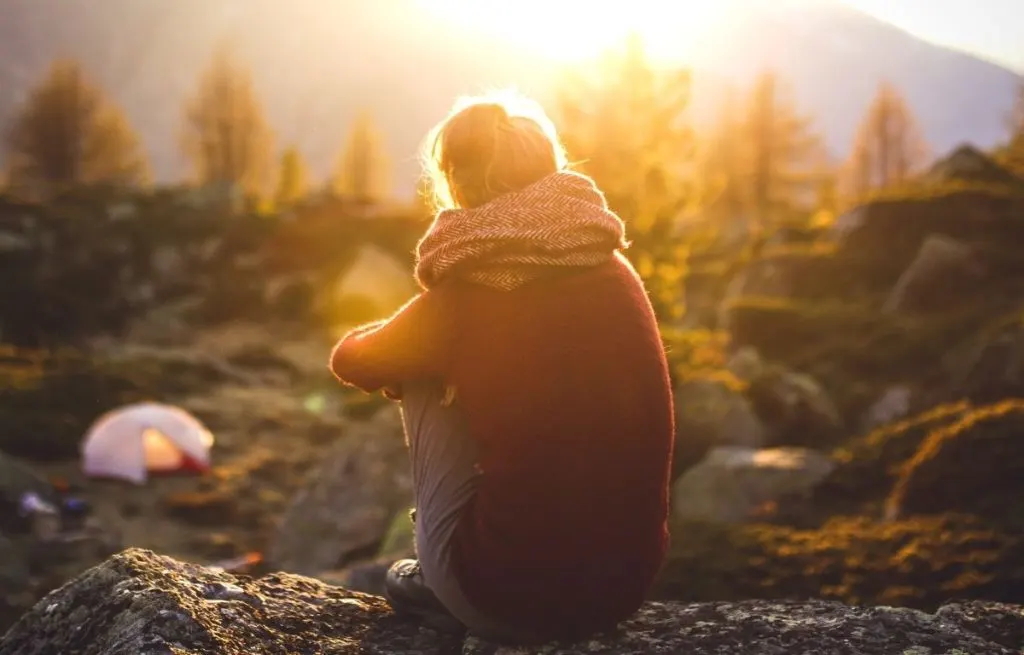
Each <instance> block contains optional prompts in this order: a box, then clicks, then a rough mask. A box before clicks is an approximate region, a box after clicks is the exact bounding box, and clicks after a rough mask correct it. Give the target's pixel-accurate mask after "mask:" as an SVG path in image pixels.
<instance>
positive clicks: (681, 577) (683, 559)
mask: <svg viewBox="0 0 1024 655" xmlns="http://www.w3.org/2000/svg"><path fill="white" fill-rule="evenodd" d="M672 538H673V545H672V549H671V552H670V554H669V556H668V559H667V561H666V564H665V566H664V568H663V570H662V574H661V576H660V578H659V580H658V583H657V584H656V586H655V590H654V592H653V594H652V595H653V596H654V597H655V598H658V599H678V600H683V601H688V602H699V601H711V600H741V599H747V598H825V599H835V600H839V601H843V602H846V603H853V604H887V605H904V606H910V607H916V608H920V609H925V610H934V609H935V608H936V607H937V606H938V605H940V604H942V603H943V602H944V601H947V600H949V599H950V598H979V599H987V600H996V601H1007V602H1014V601H1019V600H1020V591H1019V590H1020V589H1021V586H1022V585H1024V536H1022V535H1021V534H1020V533H1001V532H998V531H996V530H993V529H992V528H991V527H990V526H988V525H985V524H984V523H982V522H980V521H978V520H977V519H974V518H972V517H968V516H962V515H954V514H949V515H944V516H937V517H928V518H918V519H912V520H906V521H895V522H890V523H878V522H873V521H870V520H868V519H864V518H837V519H834V520H832V521H830V522H829V523H827V524H826V525H824V526H823V527H821V528H820V529H817V530H798V529H794V528H787V527H777V526H767V525H746V526H733V527H723V526H714V525H708V524H697V523H676V524H675V525H673V528H672Z"/></svg>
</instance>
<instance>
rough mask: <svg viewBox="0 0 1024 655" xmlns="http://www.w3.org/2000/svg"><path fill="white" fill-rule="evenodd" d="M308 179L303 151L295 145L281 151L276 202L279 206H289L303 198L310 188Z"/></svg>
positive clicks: (275, 194) (275, 195)
mask: <svg viewBox="0 0 1024 655" xmlns="http://www.w3.org/2000/svg"><path fill="white" fill-rule="evenodd" d="M308 180H309V176H308V172H307V168H306V162H305V160H303V158H302V153H301V152H299V150H298V149H297V148H294V147H293V148H288V149H286V150H285V151H284V152H283V153H281V162H280V165H279V166H278V171H277V190H276V191H275V193H274V203H275V204H276V205H277V206H279V207H287V206H288V205H291V204H294V203H295V202H296V201H298V200H300V199H302V198H303V197H304V196H305V195H306V193H307V191H308V190H309V183H308Z"/></svg>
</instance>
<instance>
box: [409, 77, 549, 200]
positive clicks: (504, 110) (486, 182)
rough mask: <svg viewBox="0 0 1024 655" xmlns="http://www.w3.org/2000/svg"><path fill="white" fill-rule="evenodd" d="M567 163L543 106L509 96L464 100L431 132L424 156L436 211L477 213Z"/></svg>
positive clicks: (507, 92) (429, 187)
mask: <svg viewBox="0 0 1024 655" xmlns="http://www.w3.org/2000/svg"><path fill="white" fill-rule="evenodd" d="M566 163H567V162H566V155H565V149H564V148H563V147H562V144H561V142H560V141H559V139H558V134H557V132H556V130H555V125H554V123H552V122H551V119H550V118H548V116H547V114H545V113H544V110H543V109H542V108H541V106H540V105H539V104H538V103H537V102H535V101H533V100H530V99H529V98H526V97H524V96H521V95H519V94H516V93H512V92H509V91H504V92H499V93H493V94H488V95H484V96H477V97H467V98H461V99H459V100H458V101H457V102H456V103H455V106H454V107H453V108H452V110H451V112H449V114H448V116H447V117H446V118H445V119H444V120H442V121H441V122H440V123H438V124H437V125H436V126H435V127H434V129H432V130H431V131H430V133H429V134H428V136H427V141H426V143H425V148H424V153H423V164H424V166H423V168H424V173H425V175H426V178H427V179H426V181H427V183H428V189H429V194H428V198H429V200H431V201H432V203H433V205H434V207H435V209H452V208H466V209H468V208H472V207H478V206H480V205H483V204H485V203H487V202H490V201H491V200H493V199H494V198H496V197H497V196H499V195H501V194H503V193H507V192H509V191H516V190H518V189H522V188H523V187H526V186H529V185H530V184H532V183H534V182H536V181H537V180H539V179H541V178H543V177H546V176H547V175H550V174H552V173H554V172H556V171H559V170H561V169H563V168H565V167H566Z"/></svg>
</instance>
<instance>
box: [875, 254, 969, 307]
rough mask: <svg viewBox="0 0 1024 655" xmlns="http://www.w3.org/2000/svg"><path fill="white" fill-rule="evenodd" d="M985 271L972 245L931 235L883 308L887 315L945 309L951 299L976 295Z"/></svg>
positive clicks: (900, 278) (898, 281) (897, 282)
mask: <svg viewBox="0 0 1024 655" xmlns="http://www.w3.org/2000/svg"><path fill="white" fill-rule="evenodd" d="M985 272H986V271H985V268H984V266H983V264H982V262H981V261H979V259H978V257H977V255H976V254H975V252H974V248H972V247H971V246H970V245H969V244H966V243H962V242H960V241H957V240H956V239H951V238H949V237H945V236H941V235H931V236H929V237H928V238H927V239H925V240H924V243H922V244H921V249H920V250H918V251H917V256H916V257H914V260H913V261H912V262H911V263H910V266H908V267H907V270H905V271H903V274H902V275H900V277H899V279H898V280H897V281H896V285H895V286H894V287H893V289H892V291H891V292H890V293H889V297H888V298H886V300H885V304H884V305H883V307H882V311H884V312H925V311H936V310H941V309H944V308H946V307H947V306H948V304H949V302H950V301H951V300H955V299H958V298H963V297H965V296H968V295H969V294H971V293H974V292H975V291H976V289H977V288H978V285H979V283H980V282H981V281H982V279H983V276H984V275H985Z"/></svg>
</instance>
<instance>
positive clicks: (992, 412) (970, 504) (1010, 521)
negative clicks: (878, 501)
mask: <svg viewBox="0 0 1024 655" xmlns="http://www.w3.org/2000/svg"><path fill="white" fill-rule="evenodd" d="M1022 492H1024V400H1022V399H1010V400H1006V401H1003V402H1000V403H996V404H993V405H987V406H985V407H980V408H976V409H973V410H972V411H970V412H968V413H966V414H965V415H963V416H961V417H960V419H959V420H958V421H956V422H954V423H952V424H951V425H949V426H947V427H945V428H944V429H941V430H935V431H932V432H931V433H930V434H929V435H928V438H927V439H925V441H924V442H923V443H922V444H921V446H920V448H919V449H918V450H917V452H916V453H915V454H914V456H913V457H912V458H910V459H909V460H908V461H907V462H906V463H905V464H904V465H903V467H902V469H901V471H900V477H899V479H898V481H897V482H896V486H895V488H894V489H893V491H892V494H891V495H890V497H889V498H888V501H887V510H888V512H889V514H890V515H892V516H915V515H923V514H932V515H934V514H940V513H942V512H949V511H952V512H962V513H967V514H972V515H975V516H979V517H984V518H985V519H987V520H990V521H993V522H995V523H998V524H1000V525H1009V526H1011V527H1013V528H1015V529H1024V510H1022V508H1021V505H1020V502H1021V495H1022Z"/></svg>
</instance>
